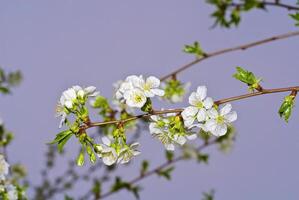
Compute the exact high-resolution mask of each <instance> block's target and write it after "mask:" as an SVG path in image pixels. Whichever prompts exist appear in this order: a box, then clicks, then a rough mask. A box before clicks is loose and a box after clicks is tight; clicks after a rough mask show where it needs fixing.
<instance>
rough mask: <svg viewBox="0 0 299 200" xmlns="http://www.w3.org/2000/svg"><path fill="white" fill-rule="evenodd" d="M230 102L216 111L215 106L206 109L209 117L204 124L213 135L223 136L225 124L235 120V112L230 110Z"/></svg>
mask: <svg viewBox="0 0 299 200" xmlns="http://www.w3.org/2000/svg"><path fill="white" fill-rule="evenodd" d="M231 109H232V106H231V104H226V105H225V106H224V107H223V108H221V109H220V112H218V111H217V110H216V109H215V108H212V109H211V110H209V111H208V115H209V117H210V119H209V120H207V122H206V124H205V126H206V129H207V130H208V131H210V132H211V133H212V134H213V135H215V136H223V135H225V134H226V132H227V126H228V125H229V124H230V123H231V122H233V121H236V120H237V113H236V112H235V111H231Z"/></svg>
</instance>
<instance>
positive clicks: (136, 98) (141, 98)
mask: <svg viewBox="0 0 299 200" xmlns="http://www.w3.org/2000/svg"><path fill="white" fill-rule="evenodd" d="M124 98H125V100H126V104H127V105H128V106H130V107H133V108H141V107H142V106H144V104H145V103H146V96H145V94H144V92H143V91H141V90H140V89H138V88H134V89H132V90H129V91H127V92H126V93H125V94H124Z"/></svg>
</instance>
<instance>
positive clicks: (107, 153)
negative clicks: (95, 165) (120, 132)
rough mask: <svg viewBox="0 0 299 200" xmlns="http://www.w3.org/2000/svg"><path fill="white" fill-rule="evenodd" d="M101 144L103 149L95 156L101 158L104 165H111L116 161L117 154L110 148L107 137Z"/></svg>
mask: <svg viewBox="0 0 299 200" xmlns="http://www.w3.org/2000/svg"><path fill="white" fill-rule="evenodd" d="M102 142H103V145H102V147H103V149H102V151H101V153H100V154H97V155H98V157H99V158H102V160H103V163H104V164H105V165H108V166H110V165H113V164H114V163H115V162H116V161H117V159H118V156H117V153H116V151H115V149H114V148H112V147H111V141H110V139H109V138H108V137H103V138H102Z"/></svg>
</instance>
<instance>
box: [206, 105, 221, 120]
mask: <svg viewBox="0 0 299 200" xmlns="http://www.w3.org/2000/svg"><path fill="white" fill-rule="evenodd" d="M207 113H208V116H209V117H210V118H212V119H216V118H217V117H218V115H219V114H218V111H217V110H216V109H215V108H212V109H210V110H208V111H207Z"/></svg>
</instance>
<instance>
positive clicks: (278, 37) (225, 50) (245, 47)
mask: <svg viewBox="0 0 299 200" xmlns="http://www.w3.org/2000/svg"><path fill="white" fill-rule="evenodd" d="M294 36H299V31H295V32H289V33H285V34H281V35H276V36H272V37H269V38H266V39H263V40H259V41H256V42H251V43H247V44H243V45H240V46H236V47H232V48H226V49H221V50H218V51H214V52H211V53H206V54H205V55H204V57H201V58H197V59H195V60H194V61H192V62H190V63H187V64H185V65H183V66H181V67H179V68H178V69H177V70H175V71H173V72H171V73H169V74H167V75H165V76H163V77H162V78H161V80H162V81H165V80H166V79H168V78H171V77H173V76H175V75H177V74H179V73H181V72H182V71H184V70H186V69H188V68H190V67H192V66H193V65H195V64H197V63H199V62H201V61H204V60H207V59H208V58H211V57H215V56H218V55H222V54H225V53H229V52H234V51H239V50H247V49H249V48H252V47H255V46H259V45H262V44H265V43H269V42H273V41H277V40H282V39H286V38H290V37H294Z"/></svg>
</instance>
